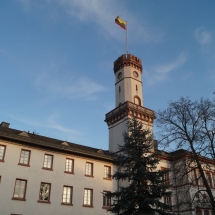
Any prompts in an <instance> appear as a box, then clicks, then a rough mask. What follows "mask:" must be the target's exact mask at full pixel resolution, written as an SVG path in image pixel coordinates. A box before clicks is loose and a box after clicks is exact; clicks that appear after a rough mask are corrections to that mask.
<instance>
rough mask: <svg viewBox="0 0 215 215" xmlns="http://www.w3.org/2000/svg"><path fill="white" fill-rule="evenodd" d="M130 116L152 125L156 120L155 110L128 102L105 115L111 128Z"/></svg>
mask: <svg viewBox="0 0 215 215" xmlns="http://www.w3.org/2000/svg"><path fill="white" fill-rule="evenodd" d="M129 116H130V117H135V118H137V119H140V120H141V121H145V122H147V123H149V124H151V125H152V124H153V121H154V119H155V113H154V111H153V110H150V109H148V108H145V107H142V106H140V105H137V104H134V103H132V102H129V101H127V102H124V103H123V104H121V105H119V106H118V107H117V108H115V109H113V110H112V111H110V112H109V113H107V114H106V115H105V122H106V123H107V124H108V126H110V125H113V124H115V123H117V122H118V121H120V120H121V119H123V118H125V117H129Z"/></svg>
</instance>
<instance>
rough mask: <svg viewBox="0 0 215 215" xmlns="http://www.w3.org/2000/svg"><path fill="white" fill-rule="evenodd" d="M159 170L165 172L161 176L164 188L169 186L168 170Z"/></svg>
mask: <svg viewBox="0 0 215 215" xmlns="http://www.w3.org/2000/svg"><path fill="white" fill-rule="evenodd" d="M161 170H165V171H166V173H165V174H163V178H162V180H163V184H164V185H165V186H169V185H170V181H169V169H168V168H164V167H162V168H161Z"/></svg>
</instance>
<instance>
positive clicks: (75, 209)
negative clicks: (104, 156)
mask: <svg viewBox="0 0 215 215" xmlns="http://www.w3.org/2000/svg"><path fill="white" fill-rule="evenodd" d="M0 144H3V145H7V148H6V154H5V162H0V176H1V183H0V199H1V201H0V214H2V215H6V214H23V215H38V214H44V215H69V214H75V215H79V214H80V215H81V214H88V215H94V214H107V213H106V210H105V209H102V206H103V199H102V191H103V190H107V191H114V190H116V189H117V183H116V181H114V180H112V181H111V180H104V179H103V174H104V165H108V166H111V171H112V172H113V171H114V170H115V167H114V166H113V165H112V164H111V163H108V162H107V163H106V162H101V161H97V160H93V159H85V158H80V157H74V156H68V155H64V154H58V153H53V152H48V151H42V150H39V149H32V148H30V147H22V146H20V145H13V144H10V143H8V142H0ZM21 149H27V150H31V158H30V167H25V166H20V165H18V162H19V157H20V152H21ZM45 153H49V154H52V155H54V162H53V171H49V170H43V169H42V167H43V161H44V154H45ZM67 157H68V158H72V159H74V173H75V174H74V175H72V174H66V173H64V170H65V161H66V158H67ZM87 161H88V162H92V163H93V167H94V178H90V177H86V176H84V174H85V164H86V162H87ZM16 178H20V179H25V180H27V191H26V201H18V200H12V199H11V198H12V197H13V192H14V185H15V180H16ZM41 182H47V183H51V195H50V201H51V204H45V203H38V202H37V201H38V198H39V189H40V183H41ZM63 185H69V186H73V206H67V205H61V202H62V192H63ZM84 188H90V189H93V206H94V207H93V208H87V207H82V205H83V196H84Z"/></svg>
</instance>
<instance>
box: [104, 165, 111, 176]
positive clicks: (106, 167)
mask: <svg viewBox="0 0 215 215" xmlns="http://www.w3.org/2000/svg"><path fill="white" fill-rule="evenodd" d="M110 174H111V167H110V166H104V178H105V179H111V176H110Z"/></svg>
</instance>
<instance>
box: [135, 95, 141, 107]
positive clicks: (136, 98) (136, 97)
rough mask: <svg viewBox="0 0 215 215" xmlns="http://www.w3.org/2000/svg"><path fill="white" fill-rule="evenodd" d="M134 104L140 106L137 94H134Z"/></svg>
mask: <svg viewBox="0 0 215 215" xmlns="http://www.w3.org/2000/svg"><path fill="white" fill-rule="evenodd" d="M134 104H137V105H140V106H141V99H140V97H139V96H134Z"/></svg>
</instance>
